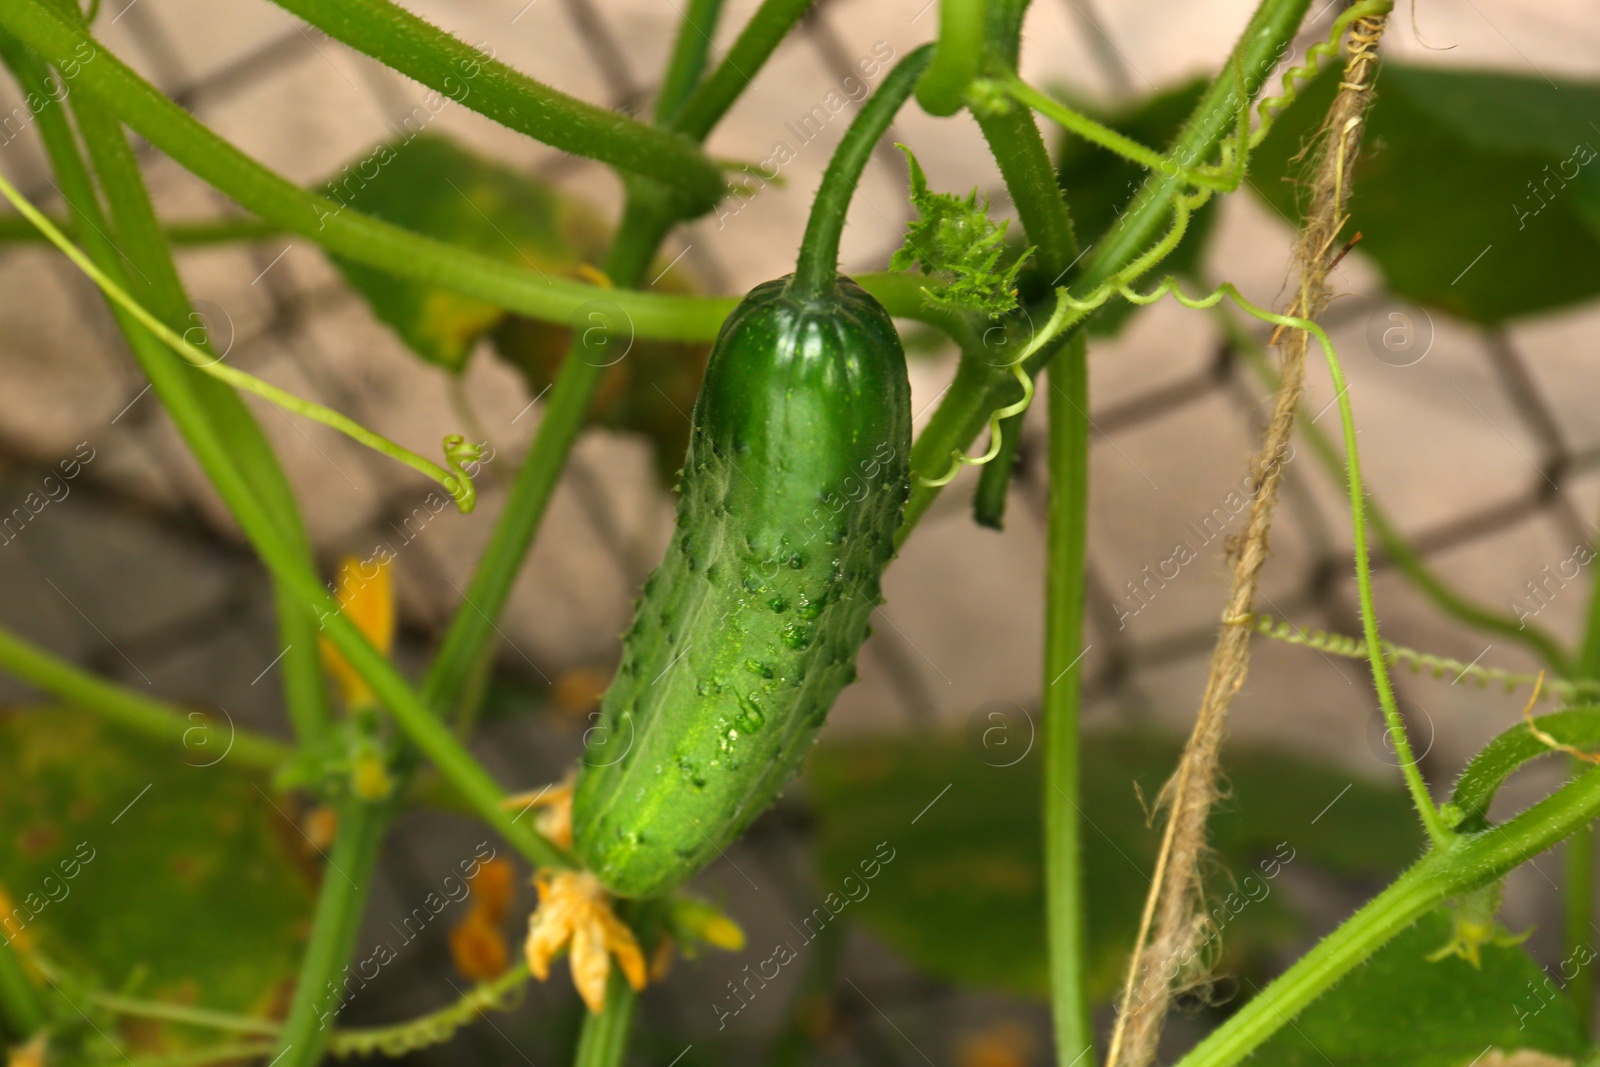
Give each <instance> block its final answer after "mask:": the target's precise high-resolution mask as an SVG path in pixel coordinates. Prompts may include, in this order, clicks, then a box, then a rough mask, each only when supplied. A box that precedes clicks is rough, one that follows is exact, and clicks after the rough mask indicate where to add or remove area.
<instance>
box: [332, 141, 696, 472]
mask: <svg viewBox="0 0 1600 1067" xmlns="http://www.w3.org/2000/svg"><path fill="white" fill-rule="evenodd" d="M323 192H324V193H326V194H327V195H329V196H331V197H333V198H334V199H335V200H337V201H338V202H339V203H341V204H345V205H348V206H351V207H354V208H358V209H359V210H361V211H363V212H366V213H367V214H369V215H374V216H376V217H377V218H380V219H383V220H384V221H386V222H391V223H393V224H395V225H397V226H403V227H405V228H406V229H408V230H412V231H414V232H416V233H420V234H423V235H425V236H429V237H437V238H439V239H441V240H446V241H450V242H451V243H453V244H457V245H460V246H462V247H465V248H470V249H472V250H473V251H476V252H481V253H483V254H485V255H488V256H493V257H496V258H499V259H503V260H505V261H506V262H508V263H515V264H517V265H518V266H522V267H528V268H532V269H535V270H538V271H542V272H544V273H546V274H548V275H551V276H553V277H554V276H561V277H579V276H584V277H586V280H590V281H594V280H595V276H594V275H593V274H592V273H591V272H592V271H593V265H594V264H596V263H599V262H600V261H601V260H602V259H603V258H604V256H605V253H606V249H607V247H608V246H609V244H610V233H609V227H608V225H607V223H606V222H605V219H604V217H603V216H602V215H601V214H600V212H598V211H597V210H595V209H594V208H593V207H591V206H590V205H589V204H587V203H585V202H584V201H582V200H580V199H578V198H577V197H574V196H571V195H568V194H566V193H564V192H562V191H561V190H559V189H557V188H555V187H554V186H551V185H546V184H544V183H542V182H539V181H537V180H535V179H533V178H530V177H528V176H526V175H524V174H521V173H519V172H517V171H515V170H513V169H511V168H509V167H507V166H505V165H503V164H501V163H498V162H495V161H493V160H487V159H483V158H481V157H479V156H477V155H475V154H473V153H471V152H469V151H467V150H466V149H464V148H462V147H460V146H458V145H456V144H455V143H454V142H452V141H449V140H446V139H444V138H441V137H435V136H432V135H418V136H414V137H411V138H407V139H402V140H397V141H393V142H390V143H387V144H382V145H378V146H377V147H376V148H373V149H372V150H371V151H369V152H368V153H367V154H366V155H364V156H363V157H362V158H361V159H359V160H356V161H355V162H353V163H350V164H347V165H346V166H345V167H344V168H342V169H341V171H340V172H339V174H337V175H335V176H334V177H333V178H331V179H330V180H329V181H327V182H326V183H325V184H324V186H323ZM331 258H332V259H333V262H334V264H335V265H336V266H337V267H338V268H339V270H340V272H341V273H342V274H343V275H344V277H345V280H346V281H348V282H349V283H350V286H351V288H353V289H354V290H355V291H356V292H358V293H359V294H361V296H362V298H363V299H365V300H366V302H367V304H368V305H369V306H370V307H371V308H372V312H373V314H374V315H375V316H377V318H378V319H379V320H381V321H382V322H384V323H386V324H388V326H389V327H390V328H391V329H393V330H394V331H395V333H396V334H398V335H399V337H400V339H401V341H403V342H404V343H405V344H406V346H407V347H409V348H410V349H411V350H412V351H413V352H415V353H416V354H417V355H419V356H421V357H422V358H423V359H424V360H426V361H428V362H429V363H433V364H436V365H437V366H440V367H443V368H444V369H446V370H448V371H450V372H451V373H455V374H459V373H461V372H462V371H463V370H464V369H465V367H466V364H467V360H468V359H469V358H470V357H471V355H472V351H473V348H474V347H475V346H476V344H477V343H478V341H479V339H480V338H483V337H485V336H488V337H489V338H490V339H491V340H492V341H493V343H494V347H495V351H496V352H497V353H498V354H499V355H500V356H501V357H502V358H504V359H505V360H506V361H507V362H509V363H510V364H511V365H512V366H513V367H515V368H516V369H517V370H518V371H519V372H520V373H521V375H522V377H523V379H524V381H525V383H526V385H527V388H528V395H529V396H530V397H532V396H538V395H540V394H542V393H543V392H544V390H545V389H546V388H547V387H548V386H549V385H550V384H551V383H552V382H553V381H554V380H555V375H556V372H557V370H558V369H559V367H560V365H561V361H562V360H563V359H564V358H565V356H566V354H567V350H568V346H569V342H570V338H571V330H570V329H569V327H570V326H573V325H576V326H577V327H578V328H580V329H587V328H589V327H590V326H593V325H604V326H615V323H614V322H612V321H610V320H611V319H612V318H614V316H613V315H611V314H610V312H609V310H608V308H607V306H606V302H605V300H604V298H603V297H600V298H597V300H596V301H595V302H594V306H593V307H592V308H589V307H586V308H580V309H579V315H578V317H577V319H576V321H575V323H559V324H558V323H547V322H540V321H536V320H533V319H527V318H523V317H521V316H518V315H513V314H510V313H508V312H507V311H506V310H505V309H503V308H500V307H496V306H495V305H493V304H488V303H484V302H483V301H481V300H474V299H472V298H470V297H465V296H461V295H460V294H457V293H453V292H450V291H449V290H446V289H439V288H434V287H432V286H428V285H425V284H422V283H420V282H416V281H413V280H410V279H406V278H400V277H397V276H395V275H392V274H389V273H387V272H385V271H381V270H377V269H375V268H373V267H369V266H365V265H363V264H360V263H355V262H352V261H350V260H346V259H343V258H340V257H338V256H333V257H331ZM652 287H653V288H654V289H657V290H659V291H662V292H668V293H673V292H690V291H692V287H691V286H690V285H689V284H688V282H687V281H686V280H685V278H684V277H683V275H682V274H680V273H678V272H675V271H662V272H661V274H660V276H659V277H658V278H656V279H655V281H654V283H653V286H652ZM611 343H612V344H614V345H617V346H618V350H617V354H616V355H614V356H612V355H609V354H608V355H607V356H606V359H607V361H608V362H609V361H610V360H611V359H613V358H614V359H615V360H616V362H615V363H614V364H612V365H611V367H610V369H609V370H608V371H607V373H606V376H605V379H604V381H603V383H602V384H601V388H600V393H599V395H598V396H597V397H596V398H595V402H594V405H593V407H591V409H590V411H589V419H590V421H591V422H593V423H596V424H599V425H602V426H607V427H610V428H612V429H617V430H627V431H633V432H636V433H641V434H644V435H645V436H646V437H648V438H649V439H650V440H651V441H652V442H653V443H654V444H655V446H656V458H657V467H658V470H659V471H660V473H661V475H662V477H663V479H664V480H667V481H670V479H671V474H672V472H673V471H675V470H676V469H677V468H678V467H679V466H680V465H681V463H682V461H683V454H684V450H685V448H686V447H687V446H688V442H689V418H688V414H687V413H688V411H689V409H690V408H691V407H692V406H693V404H694V396H695V393H696V391H697V390H698V389H699V387H700V376H701V374H702V372H703V371H704V369H705V361H706V357H707V355H708V354H709V347H708V346H705V345H693V344H677V343H671V342H663V341H646V340H636V339H634V338H632V337H630V336H623V335H621V334H619V335H616V336H614V337H612V338H611Z"/></svg>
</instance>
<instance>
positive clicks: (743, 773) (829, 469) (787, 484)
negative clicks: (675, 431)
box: [572, 277, 911, 897]
mask: <svg viewBox="0 0 1600 1067" xmlns="http://www.w3.org/2000/svg"><path fill="white" fill-rule="evenodd" d="M691 422H692V428H691V434H690V442H689V451H688V457H687V459H686V461H685V464H684V470H683V476H682V480H681V482H680V490H681V498H680V500H679V504H678V516H677V530H676V532H675V534H674V535H673V538H672V542H671V544H670V545H669V546H668V548H667V554H666V558H665V559H663V560H662V562H661V565H660V566H659V567H657V568H656V570H655V571H654V573H652V574H651V575H650V577H649V579H648V580H647V581H646V582H645V585H644V594H643V596H642V598H641V599H640V601H639V603H638V606H637V610H636V612H635V615H634V621H633V626H632V628H631V629H629V631H628V633H627V635H626V636H625V637H624V639H623V651H622V662H621V665H620V666H619V667H618V669H617V675H616V677H615V679H613V681H612V683H611V687H610V689H609V690H608V691H607V692H606V696H605V700H604V702H603V704H602V707H601V721H600V725H599V726H598V727H596V728H595V729H594V730H591V731H590V734H591V742H590V745H589V747H588V749H587V751H586V753H585V756H584V761H583V767H582V770H581V772H580V774H579V777H578V783H577V792H576V795H575V797H574V800H573V807H572V828H573V841H574V847H575V849H576V851H577V855H578V858H579V859H580V860H581V861H582V862H583V864H584V866H585V867H587V868H588V869H589V870H590V871H592V872H593V873H594V874H595V875H596V876H597V877H598V878H599V879H600V881H601V882H602V883H603V884H604V885H605V886H606V887H607V888H608V889H610V890H611V891H612V892H613V893H616V894H618V895H620V896H625V897H647V896H655V895H657V894H660V893H662V892H664V891H666V890H669V889H672V888H674V887H675V886H677V885H679V884H681V883H682V882H684V881H686V880H687V879H688V878H690V877H691V876H693V875H694V874H695V873H696V872H698V871H699V870H700V869H701V868H702V867H704V866H706V865H707V864H708V863H709V862H710V861H711V860H713V859H715V858H716V857H717V855H718V854H719V853H720V852H721V850H722V849H724V848H725V847H726V846H727V845H728V844H729V843H731V842H732V841H733V840H734V839H735V838H737V837H738V836H739V834H741V833H742V832H743V831H744V829H745V827H746V826H748V825H749V824H750V822H751V821H752V820H753V819H754V818H755V817H756V816H757V815H759V814H761V812H762V811H764V810H765V809H766V808H767V807H768V805H770V804H771V803H772V801H773V800H774V799H775V798H776V797H777V795H778V793H779V792H780V791H781V790H782V788H783V786H784V784H785V783H786V782H787V781H788V780H789V778H790V776H791V775H792V774H793V773H794V772H795V770H796V769H797V768H798V767H799V764H800V762H801V761H802V760H803V759H804V758H805V754H806V752H807V751H808V750H809V749H810V747H811V744H812V742H813V741H814V740H815V738H816V735H817V731H818V729H819V728H820V727H821V726H822V722H823V719H824V718H825V717H826V716H827V714H828V709H829V708H830V707H832V705H833V701H834V698H835V697H837V696H838V695H839V691H840V690H842V689H843V688H844V687H845V686H846V685H847V684H849V683H850V682H851V681H852V680H854V678H855V658H856V651H857V650H858V649H859V648H860V647H861V643H862V642H863V641H865V640H866V637H867V634H868V632H869V625H868V618H869V616H870V615H871V614H872V611H873V609H874V608H875V607H876V606H877V605H878V604H879V603H880V602H881V595H880V592H879V579H880V577H881V576H882V574H883V570H884V567H885V566H887V565H888V562H889V559H890V557H891V556H892V555H893V552H894V534H895V530H896V528H897V527H898V526H899V524H900V516H901V513H902V511H903V510H904V507H905V502H906V498H907V496H908V495H909V493H910V485H911V480H910V451H911V390H910V384H909V382H908V381H907V378H906V363H905V354H904V352H903V351H902V350H901V347H900V338H899V336H898V335H897V334H896V333H895V329H894V324H893V322H892V321H891V320H890V318H889V315H888V313H887V312H886V311H884V309H883V307H882V306H881V305H880V304H879V303H878V302H877V301H876V300H874V299H873V298H872V297H871V296H870V295H869V294H868V293H867V292H866V291H865V290H863V289H861V288H860V287H859V286H857V285H856V284H855V283H854V282H852V281H850V280H849V279H848V278H844V277H840V278H839V279H838V282H837V284H836V286H835V287H834V289H833V291H832V292H830V293H828V294H826V296H825V297H824V298H820V299H819V298H811V299H807V298H804V297H802V296H800V295H798V294H797V293H795V292H794V291H793V289H792V288H791V287H790V285H789V279H788V278H780V279H778V280H777V281H772V282H767V283H766V284H764V285H761V286H758V287H756V288H755V289H754V290H752V291H751V292H750V293H749V295H747V296H746V297H745V298H744V300H743V301H741V302H740V304H739V306H738V307H737V308H735V309H734V311H733V313H732V314H731V315H729V316H728V319H727V321H726V322H725V323H724V324H723V326H722V330H721V332H720V334H719V335H718V337H717V341H716V345H715V346H714V347H713V349H712V352H711V357H710V361H709V363H708V364H707V367H706V374H705V379H704V381H703V382H702V383H701V386H700V393H699V395H698V397H697V398H696V400H695V404H694V414H693V417H692V419H691Z"/></svg>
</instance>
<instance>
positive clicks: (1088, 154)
mask: <svg viewBox="0 0 1600 1067" xmlns="http://www.w3.org/2000/svg"><path fill="white" fill-rule="evenodd" d="M1205 90H1206V81H1205V80H1204V79H1197V80H1195V81H1190V82H1185V83H1184V84H1182V85H1179V86H1175V87H1173V88H1170V89H1166V90H1163V91H1161V92H1158V93H1155V94H1153V95H1151V96H1148V97H1145V98H1144V99H1142V100H1140V101H1138V102H1136V103H1134V104H1132V105H1129V106H1125V107H1120V108H1116V109H1113V110H1107V109H1105V108H1103V107H1102V108H1097V107H1095V106H1093V105H1092V104H1087V103H1085V102H1083V101H1068V102H1069V103H1071V104H1072V106H1073V107H1074V109H1076V110H1078V111H1081V112H1083V113H1084V114H1085V115H1088V116H1089V117H1090V118H1093V119H1096V120H1098V121H1100V122H1102V123H1104V124H1105V125H1107V126H1110V127H1111V128H1112V129H1114V130H1116V131H1117V132H1119V133H1123V134H1126V135H1127V136H1129V137H1132V138H1133V139H1134V140H1136V141H1138V142H1139V143H1141V144H1146V145H1149V146H1151V147H1152V148H1156V149H1163V148H1165V147H1166V146H1167V144H1168V143H1169V142H1170V141H1171V140H1172V139H1173V137H1174V136H1176V135H1177V133H1178V130H1179V129H1180V128H1181V127H1182V126H1183V122H1184V120H1185V119H1187V118H1188V117H1189V114H1190V113H1191V112H1192V111H1194V109H1195V106H1196V105H1197V104H1198V103H1199V102H1200V98H1201V97H1202V96H1203V95H1204V94H1205ZM1063 98H1064V97H1063ZM1197 162H1205V161H1204V160H1200V161H1197ZM1056 176H1057V178H1058V180H1059V181H1060V182H1061V187H1062V188H1063V189H1064V190H1066V194H1067V203H1068V204H1070V205H1072V220H1073V225H1074V227H1075V228H1076V229H1077V231H1078V233H1079V235H1080V236H1081V237H1082V238H1083V239H1084V247H1085V248H1091V247H1093V245H1095V244H1098V243H1099V242H1100V241H1101V240H1103V239H1104V237H1105V236H1106V234H1107V233H1108V232H1109V231H1110V229H1111V228H1112V227H1113V226H1115V225H1116V224H1117V217H1118V215H1120V214H1121V212H1122V211H1123V210H1124V209H1125V208H1126V207H1128V206H1129V205H1130V204H1131V202H1132V201H1133V199H1134V198H1135V196H1136V195H1137V194H1138V191H1139V187H1140V183H1141V182H1143V181H1144V177H1145V170H1144V169H1143V168H1142V167H1140V166H1139V165H1138V164H1136V163H1131V162H1129V161H1128V160H1126V159H1123V158H1122V157H1121V156H1118V155H1114V154H1112V153H1111V152H1108V151H1106V150H1105V149H1103V148H1101V147H1099V146H1098V145H1093V144H1089V143H1088V142H1087V141H1084V140H1082V139H1081V138H1078V137H1074V136H1072V135H1071V134H1064V135H1063V137H1062V141H1061V154H1060V158H1059V161H1058V163H1057V165H1056ZM1216 210H1217V209H1216V199H1215V198H1213V199H1212V200H1211V201H1210V202H1208V203H1207V204H1206V205H1205V206H1204V207H1202V208H1201V209H1200V210H1199V211H1197V212H1195V213H1194V216H1193V217H1192V218H1191V219H1190V220H1189V232H1188V233H1187V234H1185V235H1184V238H1183V241H1182V242H1181V243H1180V244H1179V245H1178V247H1177V248H1175V249H1173V251H1172V254H1171V255H1169V256H1168V257H1167V258H1166V259H1165V260H1163V261H1162V264H1161V266H1160V267H1158V268H1157V275H1156V276H1157V277H1158V278H1159V277H1160V276H1162V275H1166V274H1176V275H1178V276H1179V277H1184V278H1192V277H1194V275H1195V271H1196V270H1197V269H1198V267H1199V266H1200V260H1201V257H1202V256H1204V255H1205V250H1206V246H1207V243H1208V242H1209V241H1210V238H1211V231H1212V229H1213V227H1214V226H1215V223H1216ZM1138 311H1139V308H1138V307H1136V306H1135V305H1133V304H1129V303H1128V302H1127V301H1126V300H1113V301H1111V302H1110V303H1109V304H1107V305H1106V307H1105V308H1103V309H1102V310H1100V311H1099V312H1097V313H1096V314H1095V316H1094V317H1093V318H1092V319H1090V320H1089V330H1090V332H1091V333H1092V334H1095V335H1097V336H1112V335H1114V334H1116V333H1118V332H1119V331H1121V329H1122V328H1123V327H1124V326H1126V325H1127V324H1128V322H1129V321H1130V320H1131V319H1132V317H1133V315H1134V314H1135V313H1137V312H1138Z"/></svg>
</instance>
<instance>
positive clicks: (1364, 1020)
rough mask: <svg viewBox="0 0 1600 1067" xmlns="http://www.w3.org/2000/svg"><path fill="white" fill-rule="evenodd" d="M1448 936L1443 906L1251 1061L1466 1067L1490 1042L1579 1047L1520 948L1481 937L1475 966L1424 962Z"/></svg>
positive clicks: (1564, 1008) (1562, 1008)
mask: <svg viewBox="0 0 1600 1067" xmlns="http://www.w3.org/2000/svg"><path fill="white" fill-rule="evenodd" d="M1450 937H1451V923H1450V920H1449V918H1448V917H1447V916H1446V915H1445V914H1443V913H1440V912H1435V913H1434V914H1432V915H1429V916H1427V917H1426V918H1424V919H1423V920H1422V921H1420V922H1418V923H1417V924H1416V925H1415V926H1413V927H1412V928H1411V929H1409V930H1407V931H1406V932H1405V933H1403V934H1401V935H1400V936H1399V937H1397V938H1395V939H1394V940H1393V941H1391V942H1389V944H1387V945H1385V946H1384V947H1383V948H1382V949H1380V950H1379V951H1378V952H1377V953H1376V954H1374V955H1373V957H1372V958H1371V959H1369V960H1368V961H1367V962H1366V963H1365V964H1364V965H1363V966H1361V967H1360V968H1358V969H1357V970H1355V971H1354V972H1352V973H1351V974H1350V976H1349V977H1347V978H1346V979H1345V980H1344V981H1343V982H1341V983H1340V984H1339V985H1337V986H1335V987H1334V988H1333V989H1332V990H1331V991H1330V992H1329V993H1327V994H1326V995H1325V996H1323V997H1322V999H1320V1000H1318V1001H1316V1002H1315V1003H1313V1004H1312V1005H1311V1006H1310V1007H1309V1008H1307V1009H1306V1010H1305V1011H1303V1012H1301V1013H1300V1014H1299V1016H1298V1017H1296V1019H1295V1020H1294V1025H1293V1026H1286V1027H1284V1028H1283V1029H1281V1030H1279V1031H1278V1032H1277V1034H1275V1035H1274V1036H1273V1037H1272V1038H1271V1040H1269V1041H1268V1042H1267V1043H1266V1044H1265V1045H1263V1046H1262V1047H1261V1048H1260V1049H1258V1050H1257V1051H1256V1053H1255V1056H1254V1057H1253V1059H1252V1062H1253V1063H1257V1064H1260V1065H1262V1067H1325V1065H1326V1064H1329V1063H1337V1064H1339V1065H1340V1067H1402V1065H1403V1067H1466V1065H1467V1064H1469V1063H1475V1062H1477V1061H1478V1059H1479V1058H1480V1057H1481V1056H1483V1055H1484V1053H1486V1052H1488V1051H1489V1049H1491V1048H1495V1049H1499V1050H1501V1051H1502V1052H1512V1051H1515V1050H1519V1049H1530V1050H1534V1051H1537V1052H1543V1053H1548V1054H1551V1055H1554V1056H1559V1057H1562V1058H1565V1059H1576V1058H1577V1057H1578V1056H1579V1055H1580V1054H1581V1053H1582V1052H1583V1050H1584V1047H1585V1041H1584V1038H1583V1027H1582V1025H1581V1024H1580V1023H1579V1021H1578V1014H1577V1012H1576V1011H1575V1010H1574V1009H1573V1007H1572V1002H1571V1001H1569V1000H1568V999H1567V998H1566V997H1565V996H1563V995H1562V994H1561V993H1560V992H1559V991H1558V989H1559V987H1558V984H1557V983H1558V979H1557V978H1555V977H1553V976H1552V975H1548V974H1546V972H1545V971H1544V970H1543V969H1542V968H1540V966H1539V965H1538V964H1537V963H1535V962H1534V961H1533V958H1532V957H1530V956H1529V955H1528V954H1527V952H1525V951H1524V950H1522V949H1520V948H1507V947H1500V946H1495V945H1486V946H1484V948H1483V950H1482V951H1483V961H1482V962H1483V965H1482V967H1480V968H1474V967H1473V966H1472V965H1471V964H1469V963H1468V962H1467V961H1466V960H1463V959H1460V958H1459V957H1455V956H1452V957H1448V958H1446V959H1442V960H1440V961H1439V962H1437V963H1430V962H1428V959H1427V957H1428V955H1429V954H1430V953H1432V952H1434V951H1435V950H1437V949H1438V948H1440V947H1441V946H1443V945H1444V944H1445V943H1446V942H1447V941H1449V940H1450ZM1591 965H1592V962H1591ZM1569 977H1570V975H1569Z"/></svg>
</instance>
